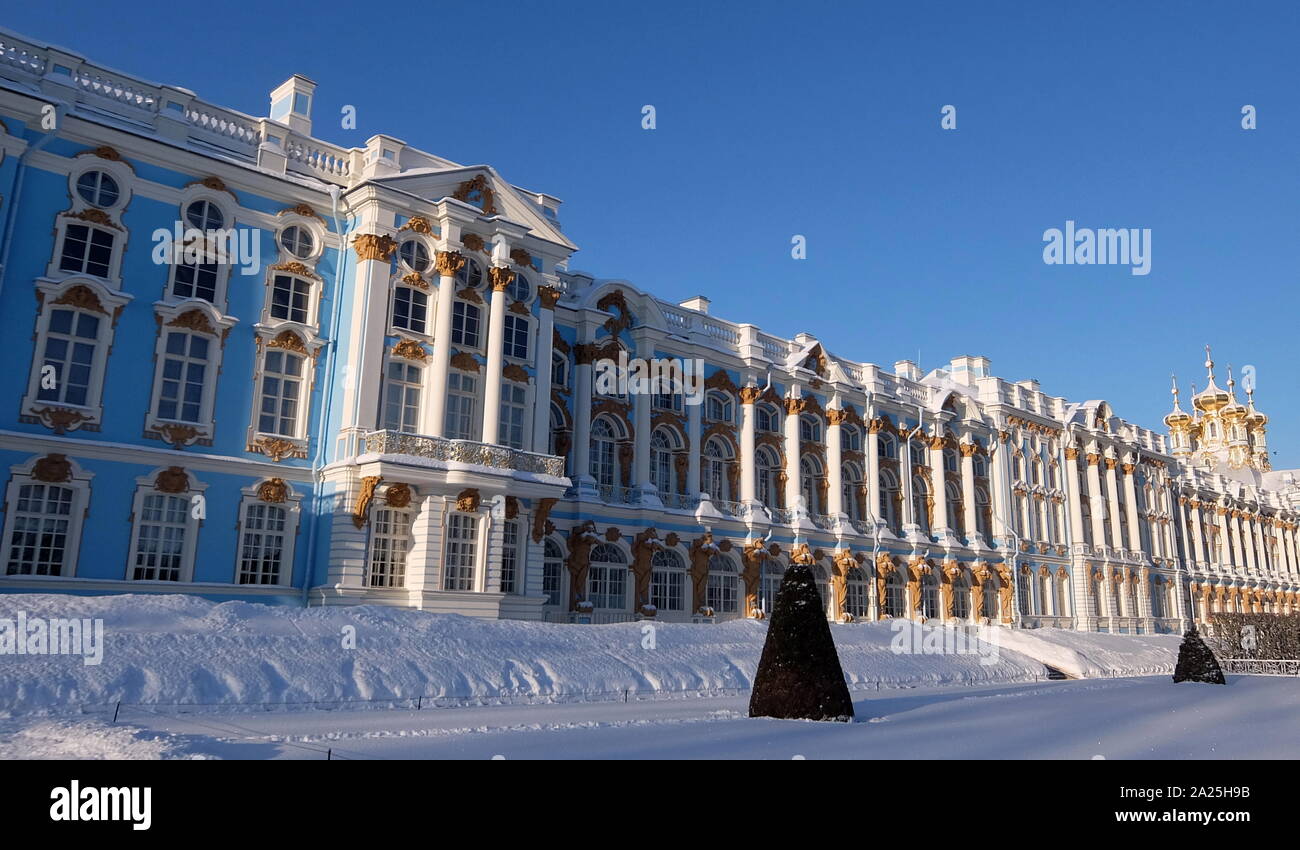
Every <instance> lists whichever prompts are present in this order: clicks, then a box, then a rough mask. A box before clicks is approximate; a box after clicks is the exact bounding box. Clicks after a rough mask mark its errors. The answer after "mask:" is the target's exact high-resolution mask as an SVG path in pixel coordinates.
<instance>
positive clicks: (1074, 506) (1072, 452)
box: [1065, 447, 1084, 543]
mask: <svg viewBox="0 0 1300 850" xmlns="http://www.w3.org/2000/svg"><path fill="white" fill-rule="evenodd" d="M1065 497H1066V498H1067V499H1069V500H1070V542H1071V543H1082V542H1083V535H1084V532H1083V495H1082V487H1081V486H1080V482H1079V450H1078V449H1077V448H1073V447H1071V448H1068V449H1066V450H1065Z"/></svg>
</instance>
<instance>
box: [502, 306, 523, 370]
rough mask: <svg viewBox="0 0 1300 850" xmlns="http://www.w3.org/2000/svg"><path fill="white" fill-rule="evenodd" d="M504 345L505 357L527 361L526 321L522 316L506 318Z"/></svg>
mask: <svg viewBox="0 0 1300 850" xmlns="http://www.w3.org/2000/svg"><path fill="white" fill-rule="evenodd" d="M505 318H506V321H505V339H504V340H503V343H504V345H505V348H504V351H505V355H506V357H514V358H516V359H518V360H527V359H528V320H527V319H525V318H524V317H522V316H506V317H505Z"/></svg>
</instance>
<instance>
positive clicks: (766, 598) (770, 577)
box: [759, 558, 785, 613]
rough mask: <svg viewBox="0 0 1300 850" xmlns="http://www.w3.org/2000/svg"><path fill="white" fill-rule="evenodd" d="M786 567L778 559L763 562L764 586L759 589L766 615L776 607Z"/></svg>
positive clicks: (760, 599) (760, 601)
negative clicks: (777, 595)
mask: <svg viewBox="0 0 1300 850" xmlns="http://www.w3.org/2000/svg"><path fill="white" fill-rule="evenodd" d="M784 572H785V567H784V566H782V564H781V562H780V561H778V560H777V559H776V558H768V559H767V560H766V561H764V562H763V579H762V586H761V588H760V589H759V604H760V605H761V606H762V608H763V611H764V613H771V611H772V609H773V608H774V607H776V594H777V592H778V591H779V590H780V589H781V579H782V576H783V575H784Z"/></svg>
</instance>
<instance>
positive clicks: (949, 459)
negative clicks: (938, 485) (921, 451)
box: [943, 449, 960, 473]
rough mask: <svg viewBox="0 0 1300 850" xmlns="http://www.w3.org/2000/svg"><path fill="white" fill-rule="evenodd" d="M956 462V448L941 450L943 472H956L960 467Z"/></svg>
mask: <svg viewBox="0 0 1300 850" xmlns="http://www.w3.org/2000/svg"><path fill="white" fill-rule="evenodd" d="M958 463H959V462H958V460H957V450H956V449H944V450H943V471H944V472H952V473H956V472H957V471H958V470H959V469H960V466H959V465H958Z"/></svg>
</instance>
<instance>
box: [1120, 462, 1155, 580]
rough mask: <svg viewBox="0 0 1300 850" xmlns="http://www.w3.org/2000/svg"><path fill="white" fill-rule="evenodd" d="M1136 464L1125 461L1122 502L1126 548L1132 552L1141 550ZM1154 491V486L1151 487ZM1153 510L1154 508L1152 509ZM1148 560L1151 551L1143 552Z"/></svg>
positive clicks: (1152, 538) (1153, 532) (1152, 536)
mask: <svg viewBox="0 0 1300 850" xmlns="http://www.w3.org/2000/svg"><path fill="white" fill-rule="evenodd" d="M1136 469H1137V466H1136V464H1133V463H1125V464H1124V466H1123V470H1124V502H1125V505H1124V507H1125V509H1126V510H1127V511H1128V548H1129V550H1130V551H1133V552H1141V551H1142V530H1141V529H1140V528H1139V527H1138V505H1137V484H1136V482H1135V481H1134V480H1133V478H1134V475H1133V472H1134V470H1136ZM1151 491H1152V492H1153V493H1154V492H1155V488H1154V487H1153V488H1151ZM1153 510H1154V509H1153ZM1155 539H1156V528H1155V526H1154V524H1153V525H1152V528H1151V547H1152V548H1153V549H1154V548H1155ZM1145 554H1146V557H1147V559H1148V560H1150V556H1151V553H1149V552H1148V553H1145Z"/></svg>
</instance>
